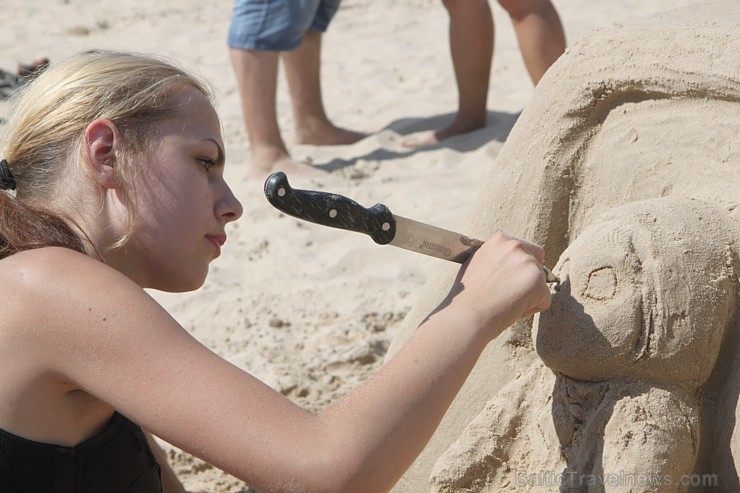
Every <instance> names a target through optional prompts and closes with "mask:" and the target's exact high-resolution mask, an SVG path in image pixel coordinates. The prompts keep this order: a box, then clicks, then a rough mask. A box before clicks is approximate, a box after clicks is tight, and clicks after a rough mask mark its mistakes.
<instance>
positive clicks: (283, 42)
mask: <svg viewBox="0 0 740 493" xmlns="http://www.w3.org/2000/svg"><path fill="white" fill-rule="evenodd" d="M340 1H341V0H236V1H235V3H234V12H233V14H232V17H231V25H230V26H229V37H228V44H229V47H231V48H241V49H244V50H266V51H290V50H294V49H296V48H298V47H299V46H300V44H301V42H302V41H303V35H304V34H305V33H306V31H308V30H313V31H319V32H324V31H326V28H327V27H329V22H330V21H331V19H332V17H334V14H336V12H337V10H338V9H339V2H340Z"/></svg>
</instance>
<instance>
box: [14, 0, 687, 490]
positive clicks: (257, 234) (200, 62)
mask: <svg viewBox="0 0 740 493" xmlns="http://www.w3.org/2000/svg"><path fill="white" fill-rule="evenodd" d="M690 3H691V2H690V1H689V0H624V1H622V2H606V3H603V2H593V1H587V0H556V1H555V5H556V8H557V9H558V11H559V13H560V16H561V19H562V22H563V25H564V27H565V31H566V37H567V41H568V44H569V45H572V44H573V43H574V42H576V41H577V40H578V39H580V38H582V37H583V36H584V35H586V34H587V33H589V32H590V31H592V30H594V29H598V28H603V27H606V26H609V25H611V24H613V23H615V22H620V21H624V20H627V19H629V18H631V17H634V16H645V15H649V14H653V13H656V12H661V11H666V10H670V9H673V8H676V7H680V6H684V5H688V4H690ZM2 8H3V18H4V25H3V29H2V30H0V42H1V43H2V46H3V47H4V49H3V50H2V51H0V67H2V68H4V69H6V70H13V69H15V67H16V65H17V63H19V62H28V61H30V60H33V59H35V58H38V57H40V56H47V57H49V58H50V59H51V61H52V63H53V62H54V61H55V60H60V59H62V58H64V57H66V56H67V55H70V54H72V53H75V52H78V51H81V50H87V49H92V48H118V49H124V50H134V51H144V52H153V53H157V54H160V55H165V56H168V57H171V58H173V59H174V60H176V61H177V62H178V63H180V64H182V65H184V66H185V67H187V68H190V69H193V70H195V71H196V72H198V73H200V74H202V75H203V76H204V77H205V78H206V79H208V80H209V81H210V82H211V83H212V85H213V87H214V89H215V92H216V96H217V99H218V102H217V109H218V111H219V113H220V115H221V118H222V121H223V131H224V139H225V144H226V153H227V162H228V165H227V171H226V174H227V178H228V179H229V180H230V183H231V185H232V187H233V188H234V191H235V193H236V195H237V197H238V198H239V199H240V200H241V201H242V203H243V205H244V209H245V214H244V217H243V218H242V219H241V220H240V221H239V222H238V223H236V224H234V225H232V226H231V227H230V229H229V230H228V231H227V232H228V233H229V240H228V243H227V244H226V246H225V248H224V251H223V255H222V257H221V258H220V259H219V260H218V261H216V262H215V263H214V264H212V268H211V273H210V276H209V279H208V281H207V282H206V284H205V285H204V286H203V287H202V288H201V289H200V290H198V291H197V292H194V293H189V294H178V295H172V294H165V293H159V292H152V295H153V296H154V297H155V298H156V299H157V300H159V301H160V302H161V303H162V304H163V305H164V306H165V307H166V308H167V309H168V310H169V311H170V312H171V313H172V314H173V316H174V317H175V318H176V319H177V320H178V321H179V322H180V323H181V324H182V325H183V326H184V327H185V328H186V329H187V330H188V331H189V332H191V333H192V334H193V335H194V336H195V337H196V338H198V339H199V340H200V341H201V342H202V343H203V344H205V345H206V346H208V347H209V348H211V349H212V350H214V351H215V352H217V353H218V354H220V355H222V356H223V357H225V358H227V359H228V360H229V361H231V362H233V363H234V364H236V365H238V366H239V367H241V368H243V369H245V370H247V371H249V372H250V373H252V374H254V375H256V376H257V377H258V378H260V379H261V380H263V381H264V382H266V383H267V384H269V385H270V386H272V387H274V388H276V389H277V390H279V391H280V392H282V393H283V394H285V395H286V396H288V397H289V398H290V399H293V400H294V401H296V402H297V403H299V404H300V405H302V406H305V407H306V408H308V409H311V410H319V409H321V408H322V407H323V406H325V405H326V404H328V403H329V402H331V401H333V400H334V399H336V398H338V397H339V396H341V395H343V394H345V393H346V392H348V391H350V390H351V389H352V388H354V387H356V386H357V385H358V384H359V383H360V382H362V381H363V380H364V379H366V378H367V377H368V376H369V375H371V374H372V373H373V371H375V370H376V369H377V368H378V367H379V366H380V365H381V364H382V361H383V358H384V356H385V353H386V351H387V349H388V347H389V345H390V343H391V341H392V340H393V338H394V335H395V334H396V330H397V328H398V327H399V326H400V324H401V322H402V320H403V319H404V317H405V315H406V314H407V313H408V312H409V310H410V309H411V308H412V307H413V306H414V304H415V301H416V298H417V295H418V293H419V292H420V290H421V288H422V287H423V286H424V284H425V282H426V280H427V278H428V275H429V273H430V272H431V271H432V270H434V269H437V267H438V265H439V263H440V262H442V261H440V260H437V259H433V258H429V257H424V256H421V255H417V254H414V253H411V252H408V251H404V250H400V249H396V248H393V247H381V246H377V245H375V244H374V243H373V242H372V240H370V239H369V238H368V237H365V236H362V235H359V234H355V233H348V232H343V231H338V230H334V229H330V228H325V227H321V226H316V225H312V224H309V223H305V222H300V221H298V220H295V219H293V218H290V217H286V216H285V215H283V214H281V213H279V212H278V211H277V210H275V209H274V208H273V207H272V206H270V205H269V204H268V203H267V202H266V200H265V198H264V196H263V193H262V186H263V184H262V182H261V181H256V180H248V179H247V178H246V164H247V161H248V156H249V154H248V143H247V136H246V132H245V128H244V123H243V120H242V115H241V109H240V101H239V95H238V90H237V87H236V82H235V79H234V75H233V72H232V69H231V66H230V64H229V60H228V53H227V48H226V43H225V38H226V32H227V29H228V25H229V20H230V14H231V8H232V2H231V1H230V0H229V1H227V0H216V1H214V2H201V1H194V0H160V1H158V2H144V1H141V0H120V1H119V2H115V4H113V3H110V2H102V1H93V2H91V1H89V0H88V1H83V0H64V1H59V0H55V1H50V2H43V5H42V3H41V2H28V1H26V0H3V2H2ZM492 8H493V11H494V18H495V25H496V47H495V55H494V63H493V69H492V76H491V84H490V87H489V102H488V111H489V116H488V125H487V126H486V127H485V128H483V129H481V130H478V131H476V132H472V133H470V134H467V135H462V136H459V137H456V138H452V139H449V140H448V141H445V142H443V143H441V144H439V145H435V146H431V147H428V148H423V149H418V150H399V149H398V148H396V147H395V146H393V145H391V144H392V141H393V138H392V137H393V136H395V135H397V134H409V133H413V132H417V131H423V130H430V129H433V128H436V127H439V126H442V125H444V124H445V123H446V122H448V121H450V120H451V118H452V116H453V114H454V111H455V110H456V104H457V95H456V89H455V82H454V74H453V72H452V66H451V61H450V57H449V50H448V46H447V36H446V33H447V14H446V11H445V9H444V8H443V6H442V4H441V2H440V1H438V0H411V1H406V2H394V1H392V0H376V1H371V0H345V1H344V2H343V4H342V8H341V10H340V12H339V13H338V15H337V16H336V18H335V20H334V23H333V24H332V26H331V27H330V29H329V31H328V32H327V34H326V35H325V37H324V50H323V67H322V77H323V89H324V98H325V105H326V108H327V112H328V114H329V115H330V117H331V118H332V120H333V121H334V122H335V123H336V124H337V125H340V126H344V127H347V128H351V129H355V130H360V131H364V132H368V133H370V136H369V137H367V138H366V139H364V140H362V141H360V142H358V143H356V144H354V145H351V146H340V147H315V146H306V145H302V146H291V152H292V154H293V156H294V157H295V158H297V159H298V160H301V161H303V162H307V163H310V164H313V165H315V166H317V167H319V168H322V169H325V170H329V171H330V172H328V173H327V174H326V176H322V177H320V178H311V179H305V178H301V177H299V176H296V177H290V176H289V178H291V184H292V185H293V186H294V187H297V188H311V189H319V190H324V191H331V192H334V193H339V194H343V195H346V196H349V197H351V198H353V199H354V200H356V201H357V202H359V203H361V204H363V205H366V206H371V205H373V204H376V203H383V204H385V205H387V206H388V207H389V208H390V209H391V210H392V211H393V212H394V213H396V214H399V215H401V216H405V217H409V218H413V219H416V220H419V221H424V222H428V223H431V224H434V225H436V226H440V227H443V228H447V229H452V230H458V231H460V230H461V228H463V227H464V224H466V222H467V218H468V216H469V215H470V214H471V212H472V210H473V206H474V198H475V197H476V196H477V195H478V194H479V193H480V186H481V184H482V183H484V181H485V180H484V178H485V177H486V176H488V174H489V172H490V171H491V169H492V168H495V166H496V158H497V155H498V153H499V151H500V150H501V148H502V146H503V144H504V142H505V141H506V138H507V136H508V134H509V132H510V130H511V129H512V127H513V125H514V124H515V122H516V121H517V118H518V116H519V114H520V112H521V111H522V109H523V108H524V107H525V106H526V105H527V103H528V101H529V100H530V98H531V96H532V93H533V91H534V88H533V87H532V84H531V82H530V81H529V78H528V76H527V73H526V70H525V68H524V65H523V63H522V61H521V57H520V54H519V51H518V47H517V42H516V38H515V36H514V32H513V29H512V27H511V23H510V22H509V20H508V18H507V15H506V13H505V12H504V11H503V10H502V9H501V8H500V7H499V6H498V4H495V2H494V5H492ZM281 75H282V74H281ZM0 107H2V108H3V109H4V105H0ZM278 111H279V118H280V124H281V127H282V129H283V135H284V137H285V139H286V141H287V142H288V143H290V142H291V140H292V135H293V132H292V116H291V114H290V101H289V99H288V95H287V87H286V84H285V79H284V77H282V76H281V79H280V83H279V101H278ZM389 142H390V143H391V144H389ZM289 145H290V144H289ZM461 232H463V233H464V231H461ZM502 378H504V377H503V376H502ZM165 447H166V448H167V449H168V451H169V457H170V458H171V459H172V462H173V465H174V467H175V469H176V471H177V472H178V474H179V475H180V476H181V478H182V479H183V481H184V482H185V484H186V486H187V487H188V488H190V489H198V488H204V489H207V490H208V491H212V492H239V491H246V490H247V486H246V485H244V484H243V483H242V482H240V481H238V480H236V479H234V478H232V477H230V476H229V475H227V474H226V473H224V472H222V471H220V470H218V469H216V468H214V467H212V466H210V465H208V464H205V463H203V462H201V461H199V460H197V459H195V458H193V457H191V456H189V455H188V454H186V453H184V452H181V451H179V450H176V449H173V448H171V447H169V446H167V445H166V444H165Z"/></svg>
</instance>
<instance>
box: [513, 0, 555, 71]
mask: <svg viewBox="0 0 740 493" xmlns="http://www.w3.org/2000/svg"><path fill="white" fill-rule="evenodd" d="M499 3H500V4H501V6H502V7H503V8H504V9H506V11H507V12H508V13H509V16H510V17H511V22H512V23H513V25H514V30H515V31H516V36H517V39H518V40H519V49H520V50H521V52H522V57H523V58H524V64H525V65H526V67H527V71H528V72H529V76H530V77H531V79H532V82H534V84H535V85H537V83H538V82H539V81H540V79H541V78H542V76H543V75H545V72H546V71H547V69H548V68H550V65H552V64H553V63H555V60H557V59H558V57H559V56H560V55H562V54H563V52H564V51H565V33H564V32H563V25H562V24H561V22H560V17H559V16H558V13H557V11H556V10H555V7H554V6H553V4H552V3H551V2H550V0H499Z"/></svg>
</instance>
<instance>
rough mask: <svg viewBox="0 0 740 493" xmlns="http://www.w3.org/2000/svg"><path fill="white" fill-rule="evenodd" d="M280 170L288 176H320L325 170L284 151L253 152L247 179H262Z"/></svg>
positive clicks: (324, 173)
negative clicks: (302, 161)
mask: <svg viewBox="0 0 740 493" xmlns="http://www.w3.org/2000/svg"><path fill="white" fill-rule="evenodd" d="M277 171H282V172H284V173H285V174H286V175H289V176H295V175H299V176H303V177H320V176H325V175H326V172H325V171H322V170H321V169H319V168H315V167H313V166H311V165H309V164H305V163H301V162H299V161H296V160H294V159H293V158H291V157H290V155H288V154H287V153H285V152H281V151H274V150H273V151H265V152H253V153H252V162H251V164H250V165H249V171H248V172H247V178H248V179H256V180H264V179H266V178H267V177H268V176H270V175H271V174H272V173H275V172H277Z"/></svg>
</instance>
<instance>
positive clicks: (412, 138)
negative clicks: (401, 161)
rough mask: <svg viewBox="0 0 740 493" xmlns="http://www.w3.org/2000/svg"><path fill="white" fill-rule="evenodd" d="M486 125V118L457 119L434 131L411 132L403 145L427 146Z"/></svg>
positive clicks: (410, 146) (409, 146)
mask: <svg viewBox="0 0 740 493" xmlns="http://www.w3.org/2000/svg"><path fill="white" fill-rule="evenodd" d="M485 126H486V121H485V118H484V119H483V120H482V121H481V120H480V119H475V120H461V119H459V118H458V119H457V120H455V121H454V122H452V124H451V125H450V126H448V127H445V128H442V129H440V130H436V131H434V132H418V133H415V134H411V135H409V136H408V137H406V138H405V139H403V140H402V141H401V146H402V147H406V148H416V147H425V146H431V145H435V144H439V143H440V142H442V141H443V140H445V139H449V138H450V137H454V136H455V135H460V134H466V133H468V132H472V131H474V130H478V129H480V128H483V127H485Z"/></svg>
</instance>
